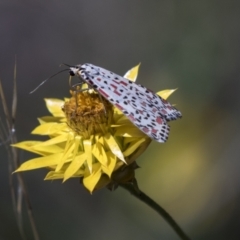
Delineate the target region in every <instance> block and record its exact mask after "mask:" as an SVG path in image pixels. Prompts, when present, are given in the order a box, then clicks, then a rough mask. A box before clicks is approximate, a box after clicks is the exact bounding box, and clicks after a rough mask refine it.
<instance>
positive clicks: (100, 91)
mask: <svg viewBox="0 0 240 240" xmlns="http://www.w3.org/2000/svg"><path fill="white" fill-rule="evenodd" d="M98 92H99V93H100V94H101V95H103V96H104V97H105V98H109V95H107V94H106V93H105V92H104V91H103V90H102V89H101V88H99V89H98Z"/></svg>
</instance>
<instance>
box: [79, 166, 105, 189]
mask: <svg viewBox="0 0 240 240" xmlns="http://www.w3.org/2000/svg"><path fill="white" fill-rule="evenodd" d="M101 175H102V171H101V164H100V163H95V164H93V167H92V173H91V174H89V173H87V174H86V175H85V176H84V178H83V185H84V186H85V187H86V188H87V189H88V190H89V191H90V192H91V193H92V191H93V190H94V188H95V186H96V184H97V183H98V181H99V179H100V178H101Z"/></svg>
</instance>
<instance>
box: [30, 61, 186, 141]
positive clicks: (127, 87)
mask: <svg viewBox="0 0 240 240" xmlns="http://www.w3.org/2000/svg"><path fill="white" fill-rule="evenodd" d="M63 65H65V66H68V67H69V68H68V69H64V70H61V71H59V72H58V73H56V74H54V75H52V76H51V77H49V78H47V79H46V80H44V81H43V82H42V83H41V84H39V85H38V86H37V87H36V88H35V89H34V90H33V91H31V92H30V93H33V92H35V91H36V90H37V89H38V88H39V87H40V86H41V85H43V84H44V83H45V82H46V81H47V80H49V79H50V78H52V77H54V76H56V75H57V74H59V73H61V72H64V71H69V74H70V75H71V76H78V77H79V78H80V79H81V82H80V84H81V83H83V82H85V83H87V84H88V86H89V87H90V88H93V89H94V90H95V91H96V92H98V93H99V94H100V95H101V96H102V97H104V98H105V99H107V100H108V101H109V102H110V103H112V104H113V105H114V106H115V107H117V108H118V109H119V110H120V111H122V112H123V114H125V115H126V116H127V117H128V119H129V120H130V121H131V122H132V123H133V124H134V125H135V126H137V127H138V128H139V129H140V130H141V131H142V132H144V133H145V134H146V135H148V136H149V137H150V138H152V139H154V140H156V141H158V142H166V141H167V139H168V135H169V131H170V127H169V125H168V124H167V122H169V121H171V120H176V119H178V118H181V117H182V114H181V112H180V111H178V110H177V109H176V108H175V107H173V106H172V105H171V104H170V103H169V102H167V101H166V100H164V99H163V98H161V97H160V96H159V95H157V94H156V93H154V92H153V91H151V90H149V89H148V88H146V87H144V86H142V85H140V84H137V83H135V82H132V81H130V80H128V79H126V78H124V77H122V76H120V75H117V74H116V73H113V72H111V71H109V70H106V69H104V68H101V67H98V66H95V65H93V64H89V63H85V64H82V65H80V64H79V65H76V66H70V65H67V64H63ZM77 85H79V84H77Z"/></svg>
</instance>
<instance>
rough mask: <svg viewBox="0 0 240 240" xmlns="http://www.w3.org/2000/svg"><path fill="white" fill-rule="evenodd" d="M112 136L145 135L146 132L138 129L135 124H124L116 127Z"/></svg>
mask: <svg viewBox="0 0 240 240" xmlns="http://www.w3.org/2000/svg"><path fill="white" fill-rule="evenodd" d="M114 136H122V137H146V134H145V133H143V132H142V131H140V130H139V129H138V128H137V127H135V126H130V127H129V125H125V126H121V127H119V128H116V132H115V133H114Z"/></svg>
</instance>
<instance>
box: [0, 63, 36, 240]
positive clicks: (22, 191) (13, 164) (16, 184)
mask: <svg viewBox="0 0 240 240" xmlns="http://www.w3.org/2000/svg"><path fill="white" fill-rule="evenodd" d="M16 75H17V64H16V60H15V66H14V78H13V97H12V107H11V111H9V108H8V105H7V102H6V98H5V94H4V91H3V87H2V82H1V80H0V99H1V103H2V106H3V115H4V117H3V118H0V141H1V142H0V146H1V147H4V148H5V149H6V152H7V156H8V170H9V186H10V191H11V197H12V203H13V209H14V212H15V215H16V220H17V224H18V228H19V231H20V235H21V237H22V239H24V240H25V239H27V237H26V234H25V232H24V230H23V221H22V212H23V203H25V204H26V208H27V215H28V218H29V221H30V224H31V229H32V232H33V236H34V240H39V239H40V238H39V235H38V232H37V228H36V224H35V220H34V217H33V212H32V206H31V203H30V200H29V196H28V192H27V188H26V183H25V182H24V179H23V176H22V175H21V174H20V173H17V174H14V175H13V174H12V172H13V171H14V170H15V169H17V168H18V167H19V165H20V160H19V150H18V149H16V148H12V147H11V144H15V143H17V137H16V129H15V119H16V112H17V81H16V79H17V78H16ZM10 112H11V114H10ZM14 178H16V180H15V181H14Z"/></svg>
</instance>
